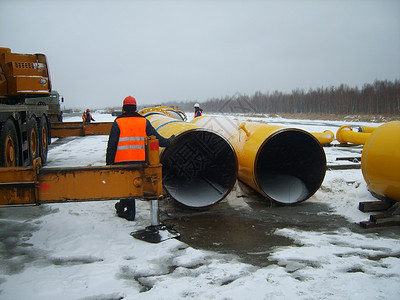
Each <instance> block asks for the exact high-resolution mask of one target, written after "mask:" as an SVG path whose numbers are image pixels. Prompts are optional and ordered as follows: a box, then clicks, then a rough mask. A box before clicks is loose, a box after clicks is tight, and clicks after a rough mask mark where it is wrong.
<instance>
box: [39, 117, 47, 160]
mask: <svg viewBox="0 0 400 300" xmlns="http://www.w3.org/2000/svg"><path fill="white" fill-rule="evenodd" d="M48 133H49V127H48V124H47V120H46V117H45V116H43V117H42V118H41V119H40V120H39V155H40V158H41V159H42V164H45V163H46V161H47V152H48V150H49V143H48Z"/></svg>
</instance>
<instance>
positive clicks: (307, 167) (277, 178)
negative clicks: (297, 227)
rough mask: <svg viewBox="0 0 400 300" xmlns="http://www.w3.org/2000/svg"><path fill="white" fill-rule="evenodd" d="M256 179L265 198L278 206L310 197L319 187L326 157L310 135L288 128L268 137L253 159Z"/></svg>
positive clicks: (323, 173)
mask: <svg viewBox="0 0 400 300" xmlns="http://www.w3.org/2000/svg"><path fill="white" fill-rule="evenodd" d="M255 163H256V165H255V170H256V180H257V182H258V185H259V187H260V188H261V189H262V190H263V192H264V193H265V195H266V196H267V197H268V198H270V199H271V200H273V201H275V202H278V203H281V204H293V203H297V202H301V201H304V200H306V199H308V198H309V197H311V196H312V195H313V194H314V193H315V192H316V191H317V190H318V189H319V187H320V186H321V184H322V181H323V179H324V177H325V171H326V156H325V152H324V150H323V148H322V147H321V145H320V143H319V142H318V140H317V139H315V138H314V137H313V136H312V135H311V134H309V133H307V132H305V131H302V130H298V129H287V130H283V131H279V132H277V133H276V134H273V135H271V136H270V137H269V138H268V139H266V141H265V142H264V144H263V145H262V147H261V148H260V150H259V152H258V155H257V158H256V162H255Z"/></svg>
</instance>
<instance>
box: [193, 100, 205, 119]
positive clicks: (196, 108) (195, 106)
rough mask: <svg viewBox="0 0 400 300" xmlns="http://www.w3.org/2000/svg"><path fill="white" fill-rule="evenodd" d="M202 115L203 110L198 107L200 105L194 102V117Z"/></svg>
mask: <svg viewBox="0 0 400 300" xmlns="http://www.w3.org/2000/svg"><path fill="white" fill-rule="evenodd" d="M202 115H203V110H202V109H201V108H200V105H199V104H198V103H196V104H195V105H194V117H195V118H197V117H201V116H202Z"/></svg>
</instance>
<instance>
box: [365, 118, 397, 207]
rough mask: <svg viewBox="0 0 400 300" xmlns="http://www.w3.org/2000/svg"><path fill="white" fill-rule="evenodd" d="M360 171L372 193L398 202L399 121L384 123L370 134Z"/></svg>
mask: <svg viewBox="0 0 400 300" xmlns="http://www.w3.org/2000/svg"><path fill="white" fill-rule="evenodd" d="M361 169H362V173H363V176H364V179H365V181H366V183H367V184H368V186H369V188H370V189H371V190H372V192H373V193H375V194H377V195H380V196H384V197H388V198H390V199H393V200H396V201H400V121H393V122H388V123H385V124H383V125H381V126H379V127H378V128H377V129H376V130H374V131H373V132H372V133H371V134H370V136H369V137H368V139H367V140H366V142H365V145H364V149H363V152H362V156H361Z"/></svg>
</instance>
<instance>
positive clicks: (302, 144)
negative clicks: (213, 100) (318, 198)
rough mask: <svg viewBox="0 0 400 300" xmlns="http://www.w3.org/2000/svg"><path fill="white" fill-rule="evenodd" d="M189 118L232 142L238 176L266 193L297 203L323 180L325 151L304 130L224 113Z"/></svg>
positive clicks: (282, 201) (312, 191)
mask: <svg viewBox="0 0 400 300" xmlns="http://www.w3.org/2000/svg"><path fill="white" fill-rule="evenodd" d="M191 122H192V123H193V124H196V125H198V126H201V127H204V128H208V129H212V130H214V131H217V132H219V133H221V134H222V135H224V136H225V137H226V138H227V139H228V141H229V142H231V144H232V145H233V147H234V149H235V152H236V154H237V157H238V163H239V171H238V177H239V179H240V180H241V181H243V182H245V183H246V184H248V185H249V186H251V187H252V188H254V189H255V190H256V191H258V192H259V193H260V194H262V195H264V196H265V197H268V198H270V199H272V200H274V201H276V202H279V203H283V204H292V203H297V202H300V201H303V200H306V199H307V198H309V197H310V196H312V195H313V194H314V193H315V192H316V191H317V189H318V188H319V186H320V185H321V183H322V180H323V178H324V176H325V170H326V158H325V153H324V151H323V149H322V148H321V145H320V143H319V142H318V141H317V140H316V139H315V137H313V136H312V135H311V134H309V133H307V132H305V131H303V130H300V129H289V128H285V127H281V126H275V125H268V124H264V123H256V122H239V121H238V120H234V119H230V118H224V117H208V116H202V117H198V118H194V119H193V120H192V121H191ZM313 156H314V157H313Z"/></svg>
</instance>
